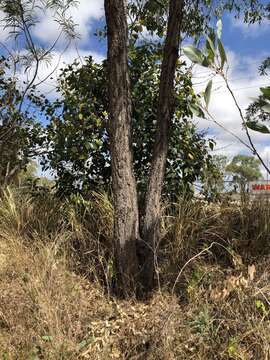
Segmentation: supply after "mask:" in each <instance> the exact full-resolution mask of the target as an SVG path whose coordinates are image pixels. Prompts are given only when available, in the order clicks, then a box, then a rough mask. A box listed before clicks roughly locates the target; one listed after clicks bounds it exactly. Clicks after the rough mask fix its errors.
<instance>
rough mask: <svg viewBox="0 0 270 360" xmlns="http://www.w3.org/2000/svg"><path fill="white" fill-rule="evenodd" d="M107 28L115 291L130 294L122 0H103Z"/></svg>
mask: <svg viewBox="0 0 270 360" xmlns="http://www.w3.org/2000/svg"><path fill="white" fill-rule="evenodd" d="M105 13H106V21H107V31H108V81H109V84H108V91H109V134H110V147H111V163H112V183H113V199H114V241H115V244H116V246H115V250H116V264H117V272H118V283H117V287H118V291H120V292H121V293H122V295H124V296H128V295H133V294H134V292H135V290H136V286H137V279H136V278H137V275H138V261H137V254H136V242H137V239H138V238H139V214H138V199H137V190H136V182H135V177H134V173H133V156H132V143H131V99H130V83H129V75H128V25H127V4H126V1H125V0H105Z"/></svg>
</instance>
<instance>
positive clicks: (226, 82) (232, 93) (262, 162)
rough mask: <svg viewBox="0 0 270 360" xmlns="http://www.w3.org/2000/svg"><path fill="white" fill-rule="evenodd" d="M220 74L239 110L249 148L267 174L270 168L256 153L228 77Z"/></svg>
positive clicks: (269, 172)
mask: <svg viewBox="0 0 270 360" xmlns="http://www.w3.org/2000/svg"><path fill="white" fill-rule="evenodd" d="M221 76H222V77H223V79H224V81H225V84H226V87H227V89H228V91H229V93H230V94H231V96H232V99H233V101H234V104H235V106H236V108H237V110H238V112H239V115H240V117H241V119H242V124H243V126H244V129H245V132H246V135H247V138H248V141H249V144H250V148H251V149H252V152H253V154H254V155H256V156H257V158H258V159H259V160H260V162H261V164H262V166H263V167H264V168H265V170H266V171H267V173H268V174H270V169H269V168H268V166H267V165H266V164H265V162H264V160H263V159H262V157H261V155H260V154H259V153H258V151H257V149H256V147H255V145H254V143H253V141H252V139H251V136H250V133H249V130H248V127H247V123H246V119H245V117H244V114H243V111H242V109H241V108H240V106H239V104H238V102H237V99H236V97H235V95H234V92H233V91H232V89H231V87H230V84H229V82H228V79H227V78H226V76H225V74H224V73H221Z"/></svg>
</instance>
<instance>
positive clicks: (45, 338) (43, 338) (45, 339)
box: [41, 335, 53, 342]
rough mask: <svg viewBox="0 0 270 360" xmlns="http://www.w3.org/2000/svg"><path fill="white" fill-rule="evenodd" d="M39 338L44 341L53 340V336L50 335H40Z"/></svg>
mask: <svg viewBox="0 0 270 360" xmlns="http://www.w3.org/2000/svg"><path fill="white" fill-rule="evenodd" d="M41 339H42V340H43V341H46V342H51V341H52V340H53V337H52V336H50V335H45V336H42V337H41Z"/></svg>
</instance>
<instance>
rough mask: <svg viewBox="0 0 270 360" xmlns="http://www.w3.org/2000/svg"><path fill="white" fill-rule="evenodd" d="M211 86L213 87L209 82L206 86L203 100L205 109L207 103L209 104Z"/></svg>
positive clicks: (211, 82)
mask: <svg viewBox="0 0 270 360" xmlns="http://www.w3.org/2000/svg"><path fill="white" fill-rule="evenodd" d="M212 85H213V81H212V80H210V81H209V83H208V84H207V86H206V89H205V92H204V100H205V104H206V108H207V109H208V106H209V102H210V97H211V91H212Z"/></svg>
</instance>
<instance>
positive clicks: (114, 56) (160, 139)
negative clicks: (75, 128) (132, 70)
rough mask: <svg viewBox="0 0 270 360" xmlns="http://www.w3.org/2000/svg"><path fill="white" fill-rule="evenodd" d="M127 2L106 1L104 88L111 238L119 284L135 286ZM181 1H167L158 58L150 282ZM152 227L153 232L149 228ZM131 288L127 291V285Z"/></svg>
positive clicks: (146, 276)
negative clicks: (161, 53)
mask: <svg viewBox="0 0 270 360" xmlns="http://www.w3.org/2000/svg"><path fill="white" fill-rule="evenodd" d="M126 11H127V7H126V3H125V1H123V0H122V1H120V2H119V1H116V0H106V1H105V13H106V22H107V29H108V35H107V36H108V71H109V72H108V81H109V85H108V90H109V117H110V130H109V133H110V142H111V158H112V179H113V195H114V206H115V215H114V237H115V241H116V248H117V253H118V254H117V261H118V271H119V275H120V282H121V285H122V289H123V290H124V291H127V290H128V289H131V290H132V289H134V285H133V283H134V281H136V279H135V278H136V276H137V274H138V270H139V269H138V258H137V253H136V242H137V241H138V240H139V239H140V236H139V211H138V197H137V187H136V182H135V176H134V172H133V155H132V147H131V98H130V84H129V75H128V47H127V42H128V27H127V12H126ZM182 11H183V2H182V1H176V0H171V1H170V11H169V19H168V33H167V36H166V40H165V47H164V49H165V51H164V57H163V62H162V70H161V80H160V93H159V105H158V114H159V115H158V116H159V117H158V122H157V124H158V125H157V137H156V142H155V145H154V151H153V159H152V169H151V175H150V178H149V179H150V180H149V185H148V192H147V196H146V206H145V208H146V211H145V216H144V219H145V220H144V226H143V228H144V230H143V234H144V239H143V241H144V244H145V243H146V245H147V246H143V248H144V250H145V251H146V253H144V259H143V263H142V270H141V271H142V273H143V276H142V279H143V283H144V286H145V287H146V286H147V289H148V288H150V287H151V286H152V280H153V274H154V267H153V258H154V256H153V248H154V243H153V242H154V240H155V239H156V238H157V233H158V231H159V228H158V226H159V209H160V204H159V201H160V196H161V188H162V181H163V176H164V170H165V163H166V155H167V151H168V134H169V127H170V121H171V118H172V115H173V102H172V98H173V86H174V75H175V69H176V62H177V59H178V51H179V46H180V45H179V44H180V30H181V29H180V28H181V20H182V15H183V14H182ZM152 231H153V232H154V234H153V233H152ZM129 291H130V290H129Z"/></svg>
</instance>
